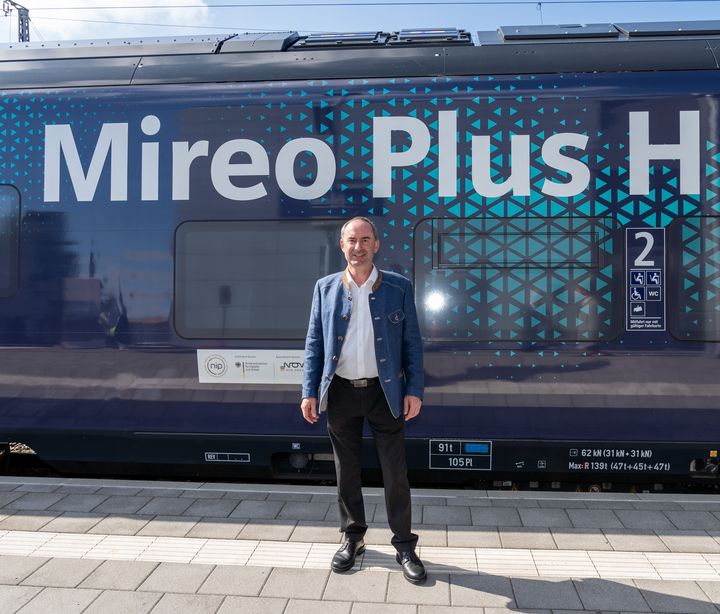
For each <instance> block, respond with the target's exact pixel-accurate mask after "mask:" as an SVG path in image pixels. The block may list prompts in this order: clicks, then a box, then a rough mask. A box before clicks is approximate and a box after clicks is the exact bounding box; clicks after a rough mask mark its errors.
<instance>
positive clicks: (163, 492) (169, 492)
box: [138, 482, 188, 499]
mask: <svg viewBox="0 0 720 614" xmlns="http://www.w3.org/2000/svg"><path fill="white" fill-rule="evenodd" d="M159 483H160V484H164V485H165V486H157V485H154V486H151V487H148V488H143V489H142V490H141V491H140V492H139V493H138V494H139V495H141V496H143V497H150V498H155V497H168V498H172V499H174V498H176V497H181V496H182V495H183V493H184V492H185V491H186V490H188V489H186V488H182V487H180V488H173V486H172V482H159Z"/></svg>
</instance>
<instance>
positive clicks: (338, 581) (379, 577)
mask: <svg viewBox="0 0 720 614" xmlns="http://www.w3.org/2000/svg"><path fill="white" fill-rule="evenodd" d="M388 575H389V574H388V573H387V572H381V571H349V572H346V573H342V574H338V573H331V574H330V576H329V578H328V582H327V585H326V586H325V592H324V593H323V600H326V601H328V600H330V601H364V602H369V603H384V602H385V594H386V593H387V586H388Z"/></svg>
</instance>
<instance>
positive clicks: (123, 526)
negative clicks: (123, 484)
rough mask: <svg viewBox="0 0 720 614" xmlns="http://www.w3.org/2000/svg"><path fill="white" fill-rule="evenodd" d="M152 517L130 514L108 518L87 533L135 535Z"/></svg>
mask: <svg viewBox="0 0 720 614" xmlns="http://www.w3.org/2000/svg"><path fill="white" fill-rule="evenodd" d="M153 518H154V516H135V515H132V514H129V515H121V516H108V517H107V518H105V519H103V520H101V521H100V522H98V523H97V524H96V525H95V526H94V527H93V528H92V529H90V530H89V531H88V533H102V534H106V535H135V534H136V533H137V532H138V531H140V529H142V528H143V527H144V526H145V525H146V524H147V523H148V522H150V521H151V520H152V519H153Z"/></svg>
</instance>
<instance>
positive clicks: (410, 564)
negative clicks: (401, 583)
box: [395, 550, 427, 584]
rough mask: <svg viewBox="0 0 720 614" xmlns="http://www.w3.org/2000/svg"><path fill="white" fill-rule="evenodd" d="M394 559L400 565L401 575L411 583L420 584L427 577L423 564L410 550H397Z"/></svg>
mask: <svg viewBox="0 0 720 614" xmlns="http://www.w3.org/2000/svg"><path fill="white" fill-rule="evenodd" d="M395 560H396V561H397V562H398V563H399V564H400V565H402V568H403V576H405V579H406V580H407V581H408V582H412V583H413V584H422V583H423V582H425V579H426V578H427V572H426V571H425V565H423V564H422V561H421V560H420V559H419V558H418V556H417V554H415V553H414V552H413V551H412V550H409V551H407V552H398V553H397V555H396V556H395Z"/></svg>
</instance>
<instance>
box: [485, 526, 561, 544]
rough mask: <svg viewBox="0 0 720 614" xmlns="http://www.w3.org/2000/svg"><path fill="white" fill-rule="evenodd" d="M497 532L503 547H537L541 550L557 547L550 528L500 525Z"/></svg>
mask: <svg viewBox="0 0 720 614" xmlns="http://www.w3.org/2000/svg"><path fill="white" fill-rule="evenodd" d="M498 532H499V534H500V542H501V543H502V547H503V548H537V549H541V550H554V549H556V548H557V546H556V545H555V540H554V539H553V537H552V533H550V529H542V528H535V527H511V528H504V527H500V528H499V529H498Z"/></svg>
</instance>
